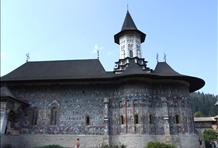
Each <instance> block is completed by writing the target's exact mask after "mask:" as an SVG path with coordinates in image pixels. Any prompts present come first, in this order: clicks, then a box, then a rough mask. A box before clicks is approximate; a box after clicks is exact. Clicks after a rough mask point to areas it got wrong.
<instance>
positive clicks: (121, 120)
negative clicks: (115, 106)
mask: <svg viewBox="0 0 218 148" xmlns="http://www.w3.org/2000/svg"><path fill="white" fill-rule="evenodd" d="M120 123H121V124H124V117H123V115H121V116H120Z"/></svg>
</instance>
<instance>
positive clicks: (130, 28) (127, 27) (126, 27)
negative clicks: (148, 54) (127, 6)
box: [114, 11, 146, 44]
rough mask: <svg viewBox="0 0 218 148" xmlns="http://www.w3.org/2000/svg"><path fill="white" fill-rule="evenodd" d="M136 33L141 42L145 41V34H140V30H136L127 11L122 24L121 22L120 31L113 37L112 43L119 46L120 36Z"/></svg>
mask: <svg viewBox="0 0 218 148" xmlns="http://www.w3.org/2000/svg"><path fill="white" fill-rule="evenodd" d="M130 32H131V33H133V32H135V33H137V34H138V35H139V36H140V38H141V42H144V41H145V36H146V34H144V33H143V32H141V31H140V30H138V29H137V27H136V25H135V23H134V21H133V19H132V17H131V15H130V13H129V11H127V13H126V17H125V19H124V22H123V25H122V28H121V31H120V32H119V33H117V34H115V35H114V42H115V43H117V44H119V38H120V36H122V35H123V34H125V33H130Z"/></svg>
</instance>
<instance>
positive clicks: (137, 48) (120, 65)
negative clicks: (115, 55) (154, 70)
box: [114, 10, 148, 74]
mask: <svg viewBox="0 0 218 148" xmlns="http://www.w3.org/2000/svg"><path fill="white" fill-rule="evenodd" d="M145 37H146V34H145V33H143V32H141V31H140V30H138V29H137V27H136V25H135V23H134V21H133V19H132V17H131V15H130V13H129V11H128V10H127V13H126V17H125V19H124V22H123V26H122V28H121V31H120V32H119V33H117V34H115V35H114V41H115V43H117V44H119V46H120V58H119V61H118V62H116V66H115V68H114V72H115V73H116V74H120V73H122V72H123V71H125V69H126V67H128V65H129V63H131V62H134V63H136V64H138V65H139V66H140V67H141V68H142V70H148V68H147V67H146V63H147V62H146V61H144V59H143V58H142V52H141V43H143V42H144V41H145Z"/></svg>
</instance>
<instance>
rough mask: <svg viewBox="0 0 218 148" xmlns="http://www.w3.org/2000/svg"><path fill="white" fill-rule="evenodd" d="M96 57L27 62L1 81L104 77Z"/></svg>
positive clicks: (102, 68) (103, 71) (104, 74)
mask: <svg viewBox="0 0 218 148" xmlns="http://www.w3.org/2000/svg"><path fill="white" fill-rule="evenodd" d="M108 74H109V73H106V72H105V70H104V67H103V66H102V64H101V63H100V61H99V60H98V59H89V60H65V61H40V62H27V63H25V64H23V65H21V66H20V67H18V68H17V69H15V70H14V71H12V72H10V73H9V74H7V75H5V76H3V77H2V80H3V81H13V80H16V81H19V80H53V79H56V80H57V79H82V78H88V79H89V78H99V77H106V76H107V75H108Z"/></svg>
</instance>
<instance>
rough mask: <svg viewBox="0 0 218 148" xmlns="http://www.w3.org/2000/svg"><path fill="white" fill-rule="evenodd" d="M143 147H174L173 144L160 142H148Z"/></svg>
mask: <svg viewBox="0 0 218 148" xmlns="http://www.w3.org/2000/svg"><path fill="white" fill-rule="evenodd" d="M145 148H176V147H175V146H174V145H171V144H166V143H160V142H149V143H148V144H147V146H146V147H145Z"/></svg>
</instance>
